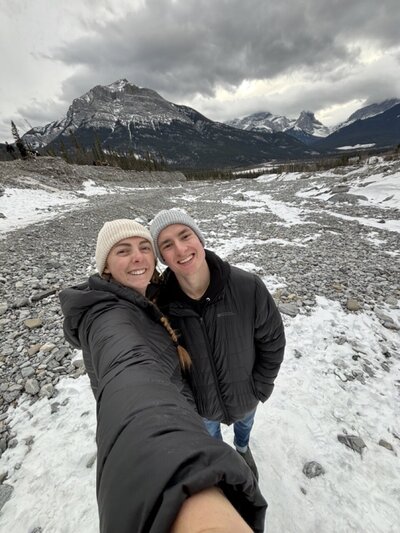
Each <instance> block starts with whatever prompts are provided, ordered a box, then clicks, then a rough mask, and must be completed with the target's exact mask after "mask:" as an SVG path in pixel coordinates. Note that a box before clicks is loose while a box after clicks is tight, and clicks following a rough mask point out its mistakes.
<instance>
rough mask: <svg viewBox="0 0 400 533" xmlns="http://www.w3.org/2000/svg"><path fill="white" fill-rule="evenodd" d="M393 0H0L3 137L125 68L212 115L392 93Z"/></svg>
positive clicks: (336, 111) (347, 105) (328, 118)
mask: <svg viewBox="0 0 400 533" xmlns="http://www.w3.org/2000/svg"><path fill="white" fill-rule="evenodd" d="M399 28H400V7H399V0H273V1H271V0H67V1H65V2H61V1H54V0H34V1H33V0H13V1H10V0H0V44H1V55H0V64H1V69H0V74H1V82H0V141H5V140H11V136H10V120H12V119H13V120H14V121H15V123H16V124H17V126H18V127H19V129H20V132H21V133H23V132H25V131H27V130H28V129H29V125H28V124H32V125H33V126H42V125H44V124H47V123H48V122H51V121H53V120H58V119H60V118H62V117H63V116H64V115H65V113H66V111H67V109H68V107H69V105H70V104H71V103H72V100H73V99H74V98H77V97H79V96H81V95H82V94H84V93H85V92H87V91H88V90H89V89H91V88H92V87H94V86H95V85H99V84H100V85H104V84H109V83H112V82H113V81H116V80H117V79H120V78H126V79H128V80H129V81H130V82H132V83H134V84H135V85H138V86H140V87H148V88H151V89H154V90H156V91H157V92H159V93H160V94H161V95H162V96H163V97H164V98H166V99H167V100H170V101H172V102H174V103H179V104H186V105H189V106H191V107H193V108H195V109H196V110H197V111H200V112H201V113H203V114H204V115H206V116H207V117H208V118H210V119H212V120H218V121H225V120H229V119H232V118H236V117H243V116H245V115H248V114H250V113H254V112H256V111H270V112H271V113H273V114H277V115H281V114H282V115H286V116H288V117H297V116H298V115H299V113H300V111H302V110H310V111H313V112H314V113H315V115H316V117H317V118H318V119H319V120H320V121H321V122H323V123H324V124H325V125H327V126H332V125H334V124H337V123H339V122H341V121H343V120H345V119H346V118H347V117H348V116H349V115H350V114H351V113H352V112H353V111H355V110H356V109H359V108H360V107H363V106H364V105H368V104H370V103H374V102H380V101H382V100H384V99H386V98H391V97H397V98H399V97H400V30H399Z"/></svg>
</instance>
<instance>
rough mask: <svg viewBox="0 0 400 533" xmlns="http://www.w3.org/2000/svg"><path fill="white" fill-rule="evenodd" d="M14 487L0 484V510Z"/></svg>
mask: <svg viewBox="0 0 400 533" xmlns="http://www.w3.org/2000/svg"><path fill="white" fill-rule="evenodd" d="M13 490H14V487H12V486H11V485H6V484H3V485H0V511H1V509H2V508H3V507H4V505H5V504H6V503H7V502H8V500H9V499H10V498H11V495H12V493H13Z"/></svg>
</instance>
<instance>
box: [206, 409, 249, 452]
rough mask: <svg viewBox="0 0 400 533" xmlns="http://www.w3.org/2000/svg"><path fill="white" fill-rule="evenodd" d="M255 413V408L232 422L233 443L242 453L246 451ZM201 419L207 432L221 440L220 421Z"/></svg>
mask: <svg viewBox="0 0 400 533" xmlns="http://www.w3.org/2000/svg"><path fill="white" fill-rule="evenodd" d="M255 414H256V410H255V409H254V411H251V413H249V414H247V415H246V416H245V417H244V418H242V420H238V421H237V422H234V424H233V433H234V435H235V437H234V439H233V444H234V445H235V448H236V449H237V450H238V451H239V452H243V453H244V452H245V451H247V447H248V445H249V440H250V431H251V428H252V427H253V424H254V416H255ZM203 420H204V424H205V426H206V428H207V431H208V432H209V434H210V435H211V436H212V437H214V438H216V439H219V440H222V434H221V423H220V422H217V421H215V420H208V419H207V418H203Z"/></svg>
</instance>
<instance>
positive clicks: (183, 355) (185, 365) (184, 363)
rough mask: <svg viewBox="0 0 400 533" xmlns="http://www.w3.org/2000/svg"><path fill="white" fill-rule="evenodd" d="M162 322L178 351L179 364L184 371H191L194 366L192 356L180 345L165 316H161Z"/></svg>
mask: <svg viewBox="0 0 400 533" xmlns="http://www.w3.org/2000/svg"><path fill="white" fill-rule="evenodd" d="M160 322H161V324H162V325H163V326H164V328H165V329H166V330H167V332H168V334H169V336H170V337H171V339H172V342H173V343H174V346H175V348H176V351H177V352H178V357H179V362H180V364H181V367H182V370H189V368H190V366H191V364H192V360H191V359H190V355H189V354H188V352H187V350H185V348H184V347H183V346H181V345H180V344H179V342H178V336H177V334H176V333H175V331H174V329H173V328H172V326H171V324H170V323H169V320H168V318H167V317H166V316H165V315H161V317H160Z"/></svg>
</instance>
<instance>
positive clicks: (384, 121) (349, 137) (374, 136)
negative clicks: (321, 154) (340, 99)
mask: <svg viewBox="0 0 400 533" xmlns="http://www.w3.org/2000/svg"><path fill="white" fill-rule="evenodd" d="M363 144H365V145H367V144H369V145H372V146H373V147H374V148H384V147H391V146H394V145H398V144H400V102H399V103H398V104H397V105H394V106H392V107H390V108H389V109H387V110H386V111H383V112H381V113H379V114H375V115H373V116H370V117H369V118H359V119H358V120H355V121H352V122H351V123H350V124H349V125H347V126H343V127H341V128H340V129H339V130H336V131H335V132H334V133H332V134H331V135H329V136H328V137H326V138H325V139H322V140H321V141H320V142H318V143H316V144H315V145H313V148H314V147H315V149H316V150H321V151H326V150H330V151H334V150H337V149H339V148H340V147H343V146H357V145H363Z"/></svg>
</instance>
